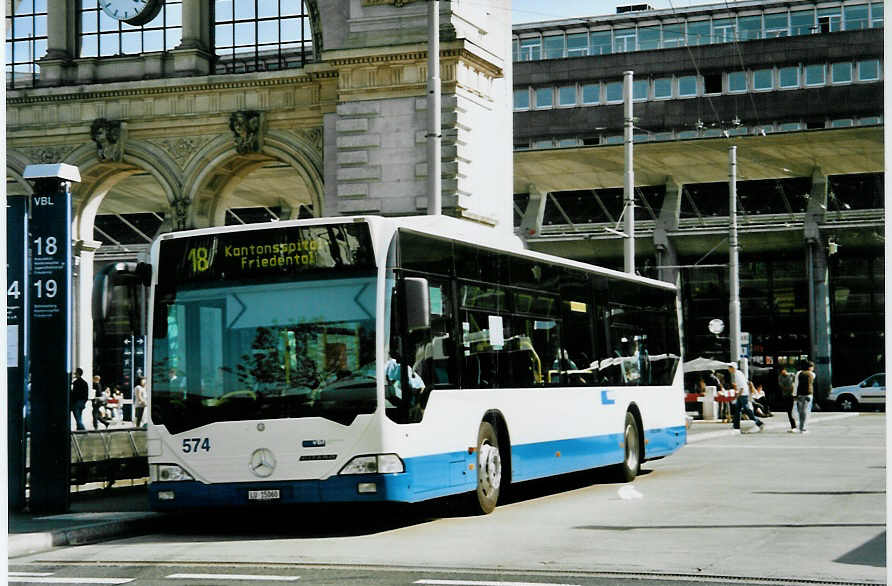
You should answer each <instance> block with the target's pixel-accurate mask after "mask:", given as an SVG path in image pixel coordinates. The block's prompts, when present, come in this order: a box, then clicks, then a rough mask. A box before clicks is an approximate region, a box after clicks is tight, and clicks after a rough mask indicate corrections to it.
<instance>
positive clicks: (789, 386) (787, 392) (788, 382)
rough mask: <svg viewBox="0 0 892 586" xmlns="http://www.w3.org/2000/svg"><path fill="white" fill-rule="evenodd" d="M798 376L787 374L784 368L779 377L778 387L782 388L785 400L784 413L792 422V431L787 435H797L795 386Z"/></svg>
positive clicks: (789, 430)
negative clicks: (794, 412)
mask: <svg viewBox="0 0 892 586" xmlns="http://www.w3.org/2000/svg"><path fill="white" fill-rule="evenodd" d="M795 380H796V375H795V374H793V373H792V372H787V369H786V368H782V369H781V371H780V374H778V375H777V386H778V387H780V391H781V397H782V399H783V406H784V411H786V412H787V418H788V419H789V420H790V429H788V430H787V433H796V420H795V419H794V418H793V406H794V404H795V400H794V399H793V387H794V386H795Z"/></svg>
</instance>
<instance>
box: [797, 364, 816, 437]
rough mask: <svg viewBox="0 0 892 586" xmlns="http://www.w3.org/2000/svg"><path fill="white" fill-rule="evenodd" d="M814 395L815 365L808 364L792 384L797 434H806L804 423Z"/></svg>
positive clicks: (798, 373) (806, 428) (806, 429)
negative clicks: (797, 416)
mask: <svg viewBox="0 0 892 586" xmlns="http://www.w3.org/2000/svg"><path fill="white" fill-rule="evenodd" d="M814 393H815V363H814V362H808V363H807V364H806V365H805V368H804V369H803V370H800V371H799V372H797V373H796V379H795V382H794V383H793V396H794V397H796V412H797V413H798V414H799V433H808V427H807V426H806V421H807V420H808V414H809V413H810V412H811V403H812V398H813V397H814Z"/></svg>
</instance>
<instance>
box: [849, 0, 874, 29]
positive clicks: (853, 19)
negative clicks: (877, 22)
mask: <svg viewBox="0 0 892 586" xmlns="http://www.w3.org/2000/svg"><path fill="white" fill-rule="evenodd" d="M843 14H844V15H845V29H846V30H847V31H852V30H857V29H861V28H869V27H870V23H869V22H868V17H867V14H868V6H867V4H856V5H855V6H846V7H845V8H844V12H843Z"/></svg>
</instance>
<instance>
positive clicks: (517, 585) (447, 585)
mask: <svg viewBox="0 0 892 586" xmlns="http://www.w3.org/2000/svg"><path fill="white" fill-rule="evenodd" d="M413 584H434V585H439V586H578V585H576V584H550V583H545V582H483V581H476V580H416V581H415V582H413Z"/></svg>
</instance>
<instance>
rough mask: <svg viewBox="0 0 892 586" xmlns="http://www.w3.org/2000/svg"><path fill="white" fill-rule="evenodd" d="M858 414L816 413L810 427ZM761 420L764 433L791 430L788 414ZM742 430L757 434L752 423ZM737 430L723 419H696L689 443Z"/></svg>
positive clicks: (743, 423)
mask: <svg viewBox="0 0 892 586" xmlns="http://www.w3.org/2000/svg"><path fill="white" fill-rule="evenodd" d="M857 416H858V413H835V412H832V411H815V412H812V413H810V414H809V416H808V425H809V426H811V425H814V424H819V423H822V422H824V421H832V420H834V419H845V418H847V417H857ZM759 419H761V420H762V422H763V423H764V424H765V431H764V432H763V433H770V432H774V433H778V432H786V431H787V430H788V429H790V422H789V421H788V420H787V414H786V413H784V412H775V413H774V417H760V418H759ZM740 428H741V429H742V430H743V433H744V434H746V433H755V432H756V426H755V425H754V424H753V422H752V421H746V420H744V421H741V422H740ZM736 432H737V430H735V429H733V428H732V427H731V424H730V423H722V420H721V419H715V420H712V421H703V420H701V419H695V420H694V423H693V425H691V427H690V428H689V429H688V443H689V444H693V443H696V442H701V441H704V440H708V439H712V438H716V437H722V436H725V435H734V434H735V433H736Z"/></svg>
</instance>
